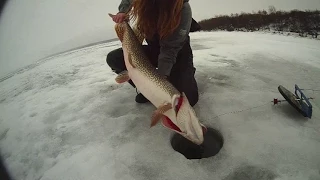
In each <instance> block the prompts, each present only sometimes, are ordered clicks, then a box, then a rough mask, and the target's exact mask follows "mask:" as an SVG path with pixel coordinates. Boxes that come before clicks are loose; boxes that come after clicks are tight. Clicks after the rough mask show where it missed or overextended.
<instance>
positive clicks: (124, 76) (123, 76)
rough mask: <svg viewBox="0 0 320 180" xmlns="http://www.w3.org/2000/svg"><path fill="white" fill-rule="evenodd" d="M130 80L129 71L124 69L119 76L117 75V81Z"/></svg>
mask: <svg viewBox="0 0 320 180" xmlns="http://www.w3.org/2000/svg"><path fill="white" fill-rule="evenodd" d="M129 80H130V77H129V74H128V71H126V70H125V71H122V72H121V73H119V74H118V76H117V77H116V82H117V83H119V84H120V83H124V82H127V81H129Z"/></svg>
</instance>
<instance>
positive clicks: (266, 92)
mask: <svg viewBox="0 0 320 180" xmlns="http://www.w3.org/2000/svg"><path fill="white" fill-rule="evenodd" d="M191 42H192V47H193V49H194V63H195V66H196V68H197V72H196V78H197V80H198V85H199V90H200V99H199V103H198V104H197V105H196V106H195V111H196V113H197V115H198V116H199V119H200V121H201V122H203V123H204V124H205V125H207V126H210V127H212V128H215V129H217V130H219V131H220V132H221V133H222V135H223V137H224V146H223V148H222V149H221V151H220V152H219V154H217V155H216V156H214V157H211V158H207V159H201V160H188V159H186V158H185V157H184V156H183V155H181V154H179V153H178V152H176V151H174V150H173V149H172V148H171V145H170V137H171V136H172V132H171V131H169V130H168V129H166V128H164V127H162V126H161V124H158V125H157V126H156V127H153V128H151V129H150V128H149V124H150V116H151V113H152V111H153V110H154V109H155V108H154V107H153V106H152V105H151V104H136V103H135V101H134V97H135V95H136V90H135V89H133V88H132V87H131V86H130V85H129V84H120V85H119V84H116V82H115V80H114V78H115V77H116V75H115V74H114V73H113V72H112V71H111V70H110V68H109V67H108V65H107V64H106V62H105V58H106V55H107V54H108V52H110V51H111V50H113V49H115V48H118V47H120V46H121V44H120V42H119V41H116V42H110V43H105V44H99V45H95V46H91V47H86V48H83V49H78V50H75V51H72V52H68V53H64V54H62V55H59V56H56V57H55V58H52V59H51V60H49V61H45V62H44V63H41V64H39V65H37V66H34V67H33V68H31V69H29V70H26V71H23V72H21V73H18V74H16V75H14V76H13V77H11V78H9V79H6V80H4V81H2V82H0V114H1V116H0V150H1V154H2V157H3V158H4V160H5V163H6V165H7V167H8V169H9V171H10V172H11V174H12V176H13V177H15V179H26V180H34V179H41V180H53V179H54V180H56V179H59V180H60V179H61V180H62V179H63V180H66V179H83V180H87V179H95V180H99V179H104V180H105V179H117V180H127V179H128V180H129V179H130V180H132V179H139V180H144V179H161V180H164V179H201V180H207V179H208V180H209V179H210V180H211V179H223V180H242V179H246V180H248V179H250V180H251V179H252V180H253V179H254V180H258V179H259V180H266V179H274V180H289V179H290V180H294V179H299V180H300V179H307V180H316V179H320V113H319V107H320V100H319V99H320V92H319V91H312V90H305V91H304V92H305V93H306V95H307V96H311V97H314V98H315V99H314V100H312V101H311V103H312V105H313V117H312V119H307V118H304V117H303V116H302V115H300V114H299V113H298V112H297V111H296V110H295V109H293V108H292V107H291V106H290V105H288V104H287V103H282V104H280V105H276V106H274V105H273V104H272V103H271V101H272V100H273V98H279V99H283V97H282V96H281V94H280V93H279V92H278V90H277V87H278V86H279V85H283V86H284V87H286V88H287V89H289V90H291V91H293V90H294V84H298V86H299V87H301V88H305V89H313V90H319V89H320V41H319V40H312V39H303V38H296V37H286V36H280V35H271V34H264V33H245V32H197V33H192V34H191Z"/></svg>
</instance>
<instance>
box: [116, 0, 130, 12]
mask: <svg viewBox="0 0 320 180" xmlns="http://www.w3.org/2000/svg"><path fill="white" fill-rule="evenodd" d="M132 1H133V0H121V3H120V5H119V7H118V10H119V13H127V12H128V11H129V10H130V7H131V4H132Z"/></svg>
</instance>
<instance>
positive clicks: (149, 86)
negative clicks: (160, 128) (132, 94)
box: [123, 48, 172, 107]
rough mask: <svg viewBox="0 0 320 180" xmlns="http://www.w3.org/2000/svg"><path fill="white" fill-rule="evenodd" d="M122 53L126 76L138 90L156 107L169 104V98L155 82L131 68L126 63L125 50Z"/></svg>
mask: <svg viewBox="0 0 320 180" xmlns="http://www.w3.org/2000/svg"><path fill="white" fill-rule="evenodd" d="M123 52H124V60H125V64H126V67H127V70H128V74H129V76H130V78H131V80H132V81H133V83H134V84H135V85H136V87H138V90H139V91H140V92H141V93H142V94H143V95H144V96H145V97H146V98H147V99H149V101H150V102H151V103H152V104H153V105H154V106H156V107H159V106H160V105H162V104H164V103H171V101H172V99H171V96H170V95H169V94H168V93H166V92H165V91H164V90H163V89H162V88H160V87H159V86H158V85H157V84H156V82H154V81H152V80H151V79H149V78H148V77H147V76H146V75H145V74H143V73H142V72H140V71H139V70H138V69H136V68H133V67H132V66H131V64H130V63H129V61H128V53H127V50H126V49H125V48H123Z"/></svg>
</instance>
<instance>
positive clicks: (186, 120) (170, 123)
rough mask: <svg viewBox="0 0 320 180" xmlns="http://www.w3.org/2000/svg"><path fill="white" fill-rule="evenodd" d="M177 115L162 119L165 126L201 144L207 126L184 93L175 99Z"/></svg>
mask: <svg viewBox="0 0 320 180" xmlns="http://www.w3.org/2000/svg"><path fill="white" fill-rule="evenodd" d="M175 101H176V103H175V104H177V105H176V110H175V112H176V116H175V117H170V118H168V117H164V118H163V120H162V124H163V126H165V127H167V128H169V129H171V130H173V131H174V132H176V133H178V134H180V135H181V136H183V137H185V138H186V139H188V140H190V141H191V142H193V143H195V144H197V145H201V144H202V143H203V141H204V134H205V133H206V132H207V128H206V127H205V126H204V125H203V124H201V123H200V121H199V119H198V118H197V116H196V113H195V111H194V109H193V107H192V106H191V105H190V104H189V101H188V98H187V97H186V95H185V94H184V93H182V95H181V97H178V98H176V99H175Z"/></svg>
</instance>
